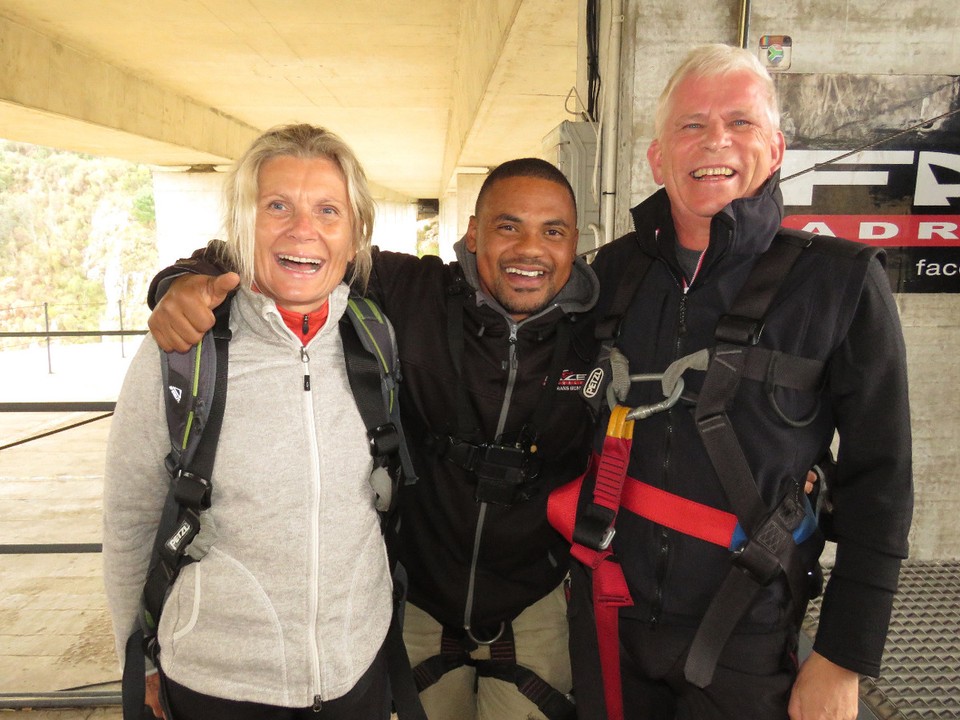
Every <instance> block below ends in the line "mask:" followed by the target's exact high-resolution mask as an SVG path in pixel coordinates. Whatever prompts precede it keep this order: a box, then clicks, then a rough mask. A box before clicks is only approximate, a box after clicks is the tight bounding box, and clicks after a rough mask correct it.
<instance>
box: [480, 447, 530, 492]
mask: <svg viewBox="0 0 960 720" xmlns="http://www.w3.org/2000/svg"><path fill="white" fill-rule="evenodd" d="M477 450H478V453H477V461H476V467H475V473H476V476H477V490H476V499H477V502H489V503H495V504H497V505H513V504H514V503H516V502H517V501H518V500H519V499H521V495H520V493H519V491H520V489H521V487H522V486H523V484H524V481H525V480H526V473H525V472H524V466H525V464H526V459H527V454H526V453H525V452H524V451H523V449H522V448H518V447H514V446H511V445H481V446H479V447H478V448H477Z"/></svg>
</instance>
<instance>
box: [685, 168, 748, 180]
mask: <svg viewBox="0 0 960 720" xmlns="http://www.w3.org/2000/svg"><path fill="white" fill-rule="evenodd" d="M736 174H737V172H736V170H734V169H733V168H729V167H706V168H697V169H696V170H694V171H693V172H692V173H690V176H691V177H692V178H693V179H694V180H702V179H703V178H713V177H721V178H723V177H733V176H734V175H736Z"/></svg>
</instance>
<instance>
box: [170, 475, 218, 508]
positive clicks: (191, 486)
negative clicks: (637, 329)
mask: <svg viewBox="0 0 960 720" xmlns="http://www.w3.org/2000/svg"><path fill="white" fill-rule="evenodd" d="M173 497H174V499H175V500H176V501H177V503H178V504H179V505H183V506H185V507H188V508H190V509H191V510H194V511H196V512H199V511H201V510H207V509H209V508H210V481H209V480H207V479H206V478H204V477H200V476H199V475H194V474H193V473H192V472H187V471H181V472H180V473H179V474H178V475H177V476H176V477H174V478H173Z"/></svg>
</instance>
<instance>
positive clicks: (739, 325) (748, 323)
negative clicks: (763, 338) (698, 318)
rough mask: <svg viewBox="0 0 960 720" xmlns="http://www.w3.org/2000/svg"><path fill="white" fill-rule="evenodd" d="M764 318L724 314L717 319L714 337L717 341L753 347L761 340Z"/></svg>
mask: <svg viewBox="0 0 960 720" xmlns="http://www.w3.org/2000/svg"><path fill="white" fill-rule="evenodd" d="M762 334H763V320H758V319H757V318H749V317H744V316H742V315H722V316H721V317H720V319H719V320H718V321H717V329H716V332H715V333H714V337H715V338H716V339H717V342H724V343H733V344H734V345H745V346H747V347H752V346H754V345H756V344H757V343H758V342H760V335H762Z"/></svg>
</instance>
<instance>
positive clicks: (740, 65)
mask: <svg viewBox="0 0 960 720" xmlns="http://www.w3.org/2000/svg"><path fill="white" fill-rule="evenodd" d="M739 70H746V71H748V72H751V73H753V74H754V75H756V76H757V78H758V79H759V80H760V82H761V87H762V88H763V91H764V95H765V96H766V100H767V115H768V116H769V118H770V125H771V126H772V128H773V129H774V130H779V129H780V108H779V106H778V104H777V89H776V87H775V86H774V84H773V79H772V78H771V77H770V73H768V72H767V71H766V68H764V67H763V65H761V64H760V60H758V59H757V57H756V55H754V54H753V53H751V52H749V51H747V50H744V49H743V48H739V47H733V46H731V45H724V44H722V43H714V44H712V45H701V46H700V47H696V48H694V49H693V50H691V51H690V52H689V53H688V54H687V56H686V57H685V58H684V59H683V62H681V63H680V65H679V67H677V69H676V70H674V72H673V75H672V76H671V77H670V79H669V80H668V81H667V85H666V87H665V88H664V89H663V92H662V93H660V99H659V100H658V101H657V112H656V115H655V116H654V121H653V136H654V137H655V138H659V137H660V133H661V132H662V131H663V126H664V124H665V123H666V121H667V116H668V114H669V113H670V107H671V104H672V101H673V93H674V92H675V91H676V89H677V86H678V85H679V84H680V83H682V82H683V81H684V80H686V79H687V78H689V77H701V78H714V77H718V76H720V75H726V74H727V73H731V72H737V71H739Z"/></svg>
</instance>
